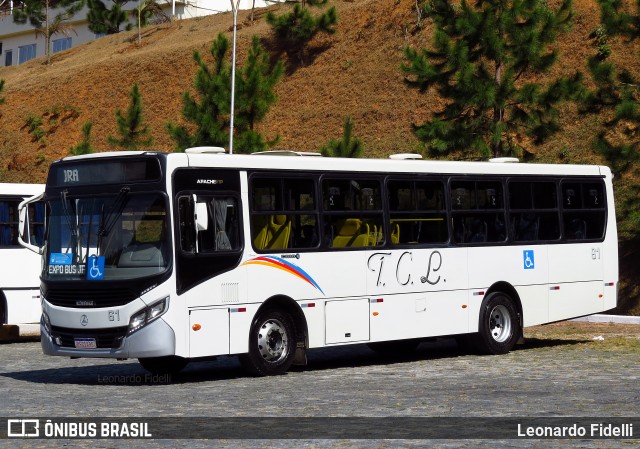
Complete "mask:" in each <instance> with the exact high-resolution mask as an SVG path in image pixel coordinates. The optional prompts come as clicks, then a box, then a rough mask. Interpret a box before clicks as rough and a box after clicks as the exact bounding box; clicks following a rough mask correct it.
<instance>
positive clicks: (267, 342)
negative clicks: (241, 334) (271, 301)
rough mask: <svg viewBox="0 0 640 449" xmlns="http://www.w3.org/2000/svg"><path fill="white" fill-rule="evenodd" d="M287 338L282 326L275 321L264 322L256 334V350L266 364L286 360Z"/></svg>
mask: <svg viewBox="0 0 640 449" xmlns="http://www.w3.org/2000/svg"><path fill="white" fill-rule="evenodd" d="M287 347H288V337H287V333H286V331H285V328H284V326H283V324H282V323H281V322H280V321H278V320H275V319H271V320H268V321H266V322H265V323H263V324H262V326H261V327H260V330H259V332H258V350H259V351H260V355H261V356H262V358H263V359H264V360H266V361H267V362H277V361H279V360H282V359H284V358H286V356H287Z"/></svg>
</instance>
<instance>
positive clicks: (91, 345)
mask: <svg viewBox="0 0 640 449" xmlns="http://www.w3.org/2000/svg"><path fill="white" fill-rule="evenodd" d="M74 343H75V345H76V348H78V349H96V348H97V347H98V346H96V339H95V338H76V339H74Z"/></svg>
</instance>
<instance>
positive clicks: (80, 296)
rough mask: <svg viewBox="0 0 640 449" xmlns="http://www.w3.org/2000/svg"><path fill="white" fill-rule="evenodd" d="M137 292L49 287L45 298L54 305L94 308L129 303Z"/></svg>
mask: <svg viewBox="0 0 640 449" xmlns="http://www.w3.org/2000/svg"><path fill="white" fill-rule="evenodd" d="M137 297H138V294H137V293H136V292H133V291H131V290H128V289H116V290H102V289H86V290H85V289H81V290H76V289H73V290H71V289H58V288H49V289H47V291H46V294H45V299H46V300H47V301H48V302H49V303H50V304H53V305H54V306H58V307H72V308H85V309H95V308H98V307H117V306H123V305H125V304H129V303H130V302H131V301H133V300H134V299H136V298H137Z"/></svg>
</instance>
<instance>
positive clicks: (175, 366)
mask: <svg viewBox="0 0 640 449" xmlns="http://www.w3.org/2000/svg"><path fill="white" fill-rule="evenodd" d="M138 362H140V365H142V367H143V368H144V369H146V370H147V371H149V372H150V373H152V374H178V373H179V372H180V371H182V369H183V368H184V367H185V366H187V363H189V360H187V359H185V358H183V357H178V356H175V355H169V356H166V357H146V358H141V359H138Z"/></svg>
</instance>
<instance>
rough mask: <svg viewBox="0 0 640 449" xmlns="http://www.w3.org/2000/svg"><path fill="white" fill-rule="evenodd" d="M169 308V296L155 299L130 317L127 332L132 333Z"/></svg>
mask: <svg viewBox="0 0 640 449" xmlns="http://www.w3.org/2000/svg"><path fill="white" fill-rule="evenodd" d="M168 308H169V297H168V296H167V297H166V298H163V299H161V300H160V301H156V302H154V303H153V304H151V305H150V306H147V307H145V308H144V309H142V310H140V311H139V312H137V313H136V314H134V315H133V316H132V317H131V320H130V321H129V330H128V331H127V334H132V333H134V332H135V331H137V330H138V329H140V328H142V327H144V326H146V325H147V324H149V323H151V322H152V321H154V320H156V319H157V318H159V317H160V316H162V314H164V313H165V312H166V311H167V309H168Z"/></svg>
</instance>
